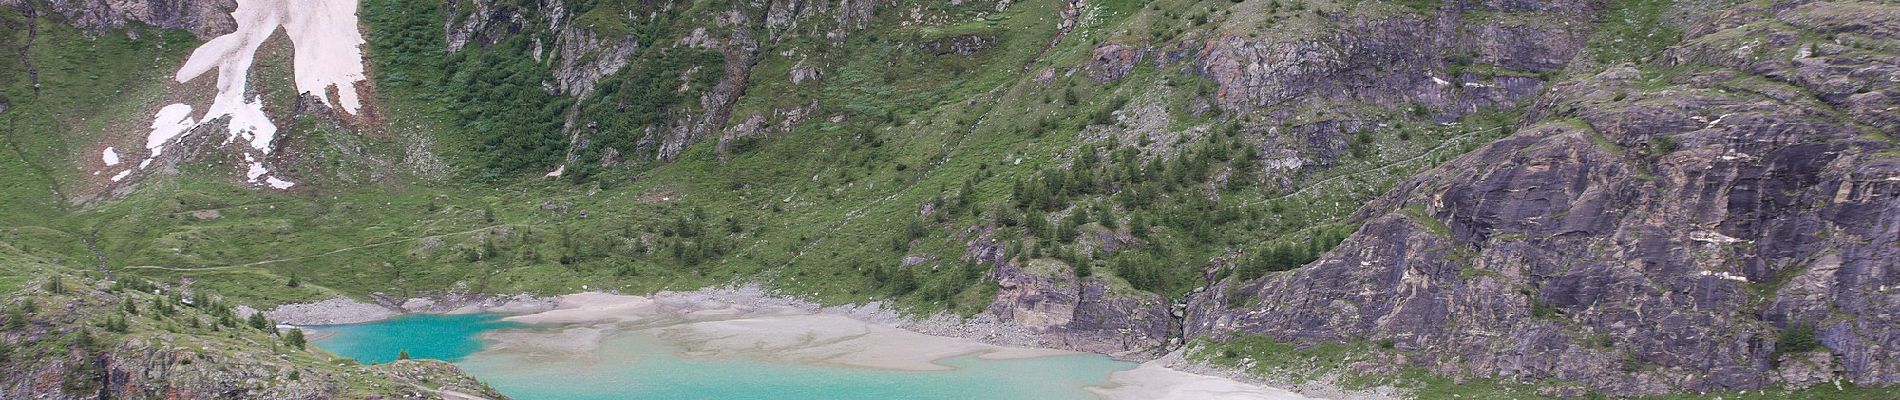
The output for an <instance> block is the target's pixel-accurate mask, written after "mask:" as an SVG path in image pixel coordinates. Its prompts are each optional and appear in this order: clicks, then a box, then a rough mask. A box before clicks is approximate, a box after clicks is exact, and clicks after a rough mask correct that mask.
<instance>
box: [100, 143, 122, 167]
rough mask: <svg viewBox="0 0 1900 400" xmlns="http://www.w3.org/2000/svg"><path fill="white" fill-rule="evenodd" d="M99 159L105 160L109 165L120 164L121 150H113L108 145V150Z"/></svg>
mask: <svg viewBox="0 0 1900 400" xmlns="http://www.w3.org/2000/svg"><path fill="white" fill-rule="evenodd" d="M99 160H100V161H105V163H106V166H108V167H110V166H114V165H119V152H117V151H113V150H112V148H111V147H107V148H106V151H104V152H102V154H100V155H99Z"/></svg>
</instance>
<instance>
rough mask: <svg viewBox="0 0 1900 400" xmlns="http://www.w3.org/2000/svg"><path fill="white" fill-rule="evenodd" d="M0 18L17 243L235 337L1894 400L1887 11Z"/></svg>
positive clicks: (1135, 7)
mask: <svg viewBox="0 0 1900 400" xmlns="http://www.w3.org/2000/svg"><path fill="white" fill-rule="evenodd" d="M0 4H5V5H6V6H0V23H4V24H5V26H7V27H9V28H12V27H23V28H26V29H8V30H7V32H9V33H8V35H9V36H6V37H5V40H6V43H8V47H9V48H10V49H15V50H17V51H18V52H19V54H21V55H22V56H21V57H19V60H20V63H18V64H17V65H16V64H8V65H7V66H5V67H0V104H5V106H4V108H0V124H4V125H0V129H5V137H4V139H5V140H6V142H5V143H4V144H5V145H6V146H7V147H8V149H7V151H9V152H10V153H11V154H14V155H17V157H6V158H0V179H5V181H6V182H9V183H17V184H14V185H9V187H6V188H4V189H0V201H4V203H0V204H6V206H4V207H0V233H4V234H5V235H7V236H5V237H4V240H6V241H7V242H9V243H13V244H15V245H16V246H19V247H20V249H21V251H22V252H23V253H27V254H31V255H33V256H35V257H41V258H44V259H48V260H60V261H62V262H66V263H68V264H73V265H82V264H83V265H86V266H88V267H89V268H91V269H93V270H94V271H92V273H112V274H115V275H116V276H123V277H136V278H142V279H149V280H152V281H155V282H164V283H166V284H182V283H183V282H191V285H192V287H195V288H202V289H205V290H210V291H216V292H221V293H226V294H229V295H231V296H232V301H234V302H241V303H243V304H247V305H251V306H254V307H260V308H264V307H270V306H275V305H279V304H289V303H300V302H310V301H318V300H324V299H328V298H333V297H339V296H341V297H351V298H356V299H360V300H364V301H372V302H378V303H381V304H384V305H387V306H391V307H399V306H400V305H401V304H403V303H404V302H405V301H407V300H408V299H411V298H428V299H432V300H449V299H455V300H461V301H469V300H479V299H481V298H483V297H484V296H507V295H514V294H518V293H531V294H559V293H571V292H576V291H581V290H597V289H608V290H620V291H626V292H633V293H641V292H650V291H655V290H662V289H667V288H672V289H687V288H696V287H703V286H707V285H718V284H726V283H734V282H740V283H759V284H763V285H766V286H768V287H771V288H774V289H776V290H778V291H780V292H781V293H784V294H788V295H796V296H801V297H807V298H810V299H812V300H816V301H820V302H824V303H828V304H837V303H861V302H867V301H877V300H889V301H892V302H894V303H895V304H897V305H898V306H900V307H902V308H904V309H906V310H907V312H910V313H912V314H915V315H917V316H919V317H928V316H933V315H934V316H938V317H942V318H947V319H952V320H959V321H962V322H964V323H965V324H966V325H967V326H982V327H998V329H1001V330H1004V331H1009V332H1027V334H1028V336H1029V337H1031V338H1032V339H1031V340H1033V341H1035V342H1036V343H1026V344H1038V345H1044V346H1053V347H1062V348H1072V349H1081V350H1088V351H1096V352H1104V353H1110V354H1117V355H1123V356H1127V357H1138V358H1139V357H1151V356H1155V355H1159V354H1162V353H1167V352H1170V351H1174V350H1178V349H1183V348H1184V346H1185V349H1186V351H1189V352H1191V353H1193V354H1191V355H1190V358H1192V359H1197V360H1206V361H1210V362H1213V363H1217V364H1232V365H1235V366H1238V367H1241V368H1243V369H1251V370H1252V371H1254V372H1258V373H1260V374H1261V375H1263V376H1266V377H1269V378H1276V379H1277V378H1288V379H1292V380H1304V379H1307V378H1324V379H1331V380H1335V381H1339V380H1342V379H1344V380H1347V381H1351V382H1344V383H1345V384H1348V385H1349V386H1350V385H1351V384H1394V385H1399V386H1408V387H1412V388H1413V389H1415V390H1420V391H1421V392H1420V393H1432V392H1429V391H1430V390H1437V389H1442V388H1446V387H1450V388H1460V389H1455V390H1463V389H1470V388H1483V389H1486V390H1489V389H1496V390H1501V391H1505V392H1508V393H1510V395H1521V396H1529V395H1533V394H1539V395H1553V396H1580V395H1589V394H1600V395H1612V396H1633V395H1658V394H1665V393H1673V392H1681V391H1732V390H1747V389H1759V388H1764V387H1776V388H1790V389H1794V388H1802V387H1808V386H1812V385H1815V384H1817V383H1822V382H1846V383H1848V384H1853V383H1861V384H1867V385H1870V386H1873V385H1886V384H1890V383H1893V378H1892V377H1891V376H1889V375H1891V374H1890V373H1889V372H1888V370H1889V369H1892V366H1891V365H1890V364H1892V363H1891V362H1889V361H1887V359H1888V358H1891V355H1890V354H1888V353H1889V351H1888V350H1885V349H1887V348H1889V347H1892V346H1888V345H1887V344H1886V342H1889V341H1891V340H1889V339H1888V338H1889V337H1890V336H1892V335H1894V334H1895V332H1897V331H1900V330H1896V329H1895V327H1893V326H1892V324H1890V323H1887V322H1886V321H1884V319H1882V318H1881V317H1880V316H1881V315H1883V314H1882V313H1883V312H1884V311H1882V310H1884V308H1882V307H1885V306H1884V305H1882V304H1883V303H1881V302H1879V301H1878V299H1879V298H1881V297H1879V296H1880V295H1879V293H1882V291H1884V288H1885V286H1886V285H1888V284H1887V283H1886V282H1885V281H1884V280H1882V279H1883V278H1880V277H1882V276H1885V275H1886V274H1885V272H1883V269H1885V268H1889V266H1890V265H1892V264H1894V263H1893V262H1892V261H1893V260H1894V254H1892V253H1893V252H1892V251H1891V248H1892V243H1895V242H1896V240H1900V237H1896V233H1895V232H1896V231H1895V224H1894V223H1893V221H1889V220H1891V219H1893V215H1892V214H1893V212H1891V211H1889V210H1894V209H1896V208H1895V206H1896V204H1894V203H1893V199H1894V196H1893V195H1892V193H1891V192H1892V190H1891V189H1892V188H1891V187H1889V186H1891V185H1889V184H1888V182H1890V181H1891V180H1890V179H1889V178H1891V177H1892V176H1896V174H1894V173H1893V171H1890V170H1891V169H1892V168H1891V167H1893V166H1894V165H1895V164H1893V163H1892V160H1891V159H1892V158H1893V152H1892V151H1891V150H1890V147H1892V145H1893V142H1892V141H1893V138H1892V137H1890V136H1891V133H1892V132H1893V131H1894V130H1895V129H1900V120H1897V119H1896V117H1895V116H1896V115H1900V113H1896V112H1895V108H1894V107H1895V104H1894V101H1895V100H1894V99H1895V98H1896V96H1897V95H1900V94H1897V93H1895V90H1896V88H1895V87H1894V86H1893V82H1895V74H1896V72H1895V55H1894V54H1895V51H1897V50H1896V47H1895V43H1896V42H1895V39H1896V37H1895V35H1896V33H1895V31H1894V29H1895V28H1894V27H1895V26H1900V21H1896V16H1895V14H1896V12H1900V11H1897V10H1896V9H1895V8H1894V7H1893V6H1892V5H1890V4H1886V3H1879V2H1856V1H1771V0H1762V1H1748V2H1744V1H1724V0H1710V1H1673V2H1672V1H1652V0H1616V1H1568V0H1548V1H1462V0H1461V1H1415V0H1406V1H1378V0H1240V1H1231V0H1230V1H1220V0H1208V1H1195V0H1156V1H1151V2H1132V1H1122V0H1102V1H1088V0H1077V1H1044V2H1014V1H1007V0H1005V1H983V0H973V1H955V2H912V1H903V0H894V1H882V2H880V1H849V0H847V1H843V2H838V3H824V2H807V1H800V0H786V1H716V0H696V1H688V0H672V1H645V2H630V1H623V0H544V1H533V2H519V1H515V2H508V1H491V0H464V1H452V2H433V1H417V0H369V1H364V2H362V3H361V4H355V3H353V2H348V1H335V0H332V1H320V2H309V3H301V5H299V7H308V9H298V10H297V11H312V12H316V11H322V12H331V13H334V15H332V14H323V15H328V16H331V17H334V18H332V19H331V20H332V21H343V20H348V19H354V20H355V21H356V22H355V24H356V26H357V27H358V28H359V29H357V30H355V31H350V30H347V29H336V24H310V23H308V22H307V21H305V22H299V19H298V18H300V17H297V16H296V15H305V14H300V13H298V12H289V14H273V13H274V12H287V11H285V10H286V9H284V8H282V7H287V6H284V5H283V4H284V2H280V1H266V0H245V1H239V2H210V1H176V2H141V1H117V2H38V1H33V0H13V1H10V2H4V3H0ZM352 4H354V5H352ZM273 7H276V8H273ZM347 10H354V12H353V13H347V14H348V15H345V14H346V13H345V12H344V11H347ZM311 15H315V14H311ZM345 25H347V23H345ZM312 26H322V27H325V28H327V29H326V30H312V29H308V28H310V27H312ZM300 27H302V28H300ZM352 35H360V39H361V43H362V45H361V47H351V46H350V44H351V43H355V40H356V38H354V37H352ZM309 38H322V39H320V40H307V39H309ZM253 47H254V49H252V48H253ZM229 48H238V49H252V50H244V51H237V52H229V51H216V50H219V49H229ZM206 49H212V50H206ZM346 50H360V59H359V58H356V57H357V54H352V53H351V51H346ZM212 64H216V65H218V67H217V68H208V67H206V66H207V65H212ZM352 68H356V69H352ZM214 70H215V71H214ZM354 71H360V75H355V74H352V72H354ZM211 72H218V73H215V74H214V73H211ZM350 99H356V100H355V101H351V100H350ZM220 104H223V105H224V107H220V106H219V105H220ZM178 105H183V106H184V107H186V109H181V108H178V107H175V106H178ZM238 106H242V107H238ZM167 110H170V111H167ZM180 110H185V111H180ZM220 110H225V111H220ZM225 115H230V116H229V117H226V116H225ZM187 119H188V120H187ZM266 126H268V127H269V128H270V129H269V131H270V132H269V133H268V134H264V131H265V129H263V128H264V127H266ZM159 133H167V134H163V135H161V134H159ZM154 138H157V139H156V140H155V139H154ZM238 139H241V140H238ZM128 149H129V150H128ZM146 160H150V162H151V164H149V165H143V163H144V162H146ZM135 161H136V162H137V163H134V162H135ZM135 167H136V168H135ZM291 280H297V281H299V282H301V283H302V284H301V285H299V286H296V287H290V286H288V285H285V284H284V283H285V282H287V281H291ZM970 331H981V329H971V330H970ZM993 339H994V338H993ZM1324 351H1332V352H1335V353H1334V354H1333V355H1338V354H1351V355H1352V356H1351V357H1344V358H1346V359H1350V360H1356V361H1350V362H1343V363H1342V364H1341V365H1336V366H1333V367H1336V368H1317V369H1310V370H1308V371H1305V372H1302V373H1296V374H1292V375H1291V376H1288V375H1287V374H1286V372H1287V371H1288V370H1289V369H1290V368H1293V367H1294V366H1297V365H1303V364H1304V363H1309V362H1310V360H1307V359H1300V358H1292V357H1289V356H1287V355H1288V354H1307V353H1309V352H1324ZM1274 360H1282V361H1284V362H1281V363H1277V364H1276V363H1274V362H1273V361H1274ZM1294 370H1298V369H1294ZM1307 372H1311V373H1313V374H1308V373H1307ZM1323 372H1334V373H1336V374H1333V376H1330V377H1327V376H1320V375H1325V374H1324V373H1323ZM1418 372H1427V373H1428V374H1418ZM1362 378H1363V379H1362ZM1446 378H1449V379H1455V380H1457V381H1458V382H1466V384H1463V385H1456V384H1444V381H1443V379H1446ZM1474 380H1475V381H1474ZM1830 386H1831V385H1830ZM1520 389H1522V390H1523V391H1519V390H1520ZM1525 392H1530V393H1531V394H1524V393H1525ZM1803 393H1814V392H1813V391H1809V392H1803ZM1501 396H1502V395H1501Z"/></svg>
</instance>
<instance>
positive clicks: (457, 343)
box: [311, 314, 520, 364]
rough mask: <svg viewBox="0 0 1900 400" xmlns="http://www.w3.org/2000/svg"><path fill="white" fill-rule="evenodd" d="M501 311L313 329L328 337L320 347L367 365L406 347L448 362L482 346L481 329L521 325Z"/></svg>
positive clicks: (421, 355) (416, 316) (414, 354)
mask: <svg viewBox="0 0 1900 400" xmlns="http://www.w3.org/2000/svg"><path fill="white" fill-rule="evenodd" d="M501 317H502V316H501V315H498V314H461V315H440V314H413V315H404V316H400V317H396V318H391V319H387V320H383V321H379V322H373V323H367V324H353V325H332V326H319V327H313V328H311V330H312V331H316V332H318V333H319V334H323V335H325V336H326V337H324V338H321V339H317V340H316V341H315V342H314V343H316V344H317V347H322V348H323V349H324V350H329V351H330V352H331V353H336V354H338V355H342V356H344V357H349V358H353V359H356V361H357V362H362V363H365V364H378V363H386V362H390V361H395V360H396V356H397V355H398V354H401V353H402V351H403V350H408V351H409V356H410V357H412V358H430V359H437V360H443V361H449V362H455V361H461V360H462V357H467V356H468V355H469V354H472V353H475V352H476V351H480V350H481V349H482V340H481V334H482V332H487V331H490V330H494V329H501V328H509V327H516V326H520V324H516V323H513V322H505V321H502V320H501Z"/></svg>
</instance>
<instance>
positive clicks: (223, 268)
mask: <svg viewBox="0 0 1900 400" xmlns="http://www.w3.org/2000/svg"><path fill="white" fill-rule="evenodd" d="M504 226H523V225H519V224H499V225H490V226H485V227H481V228H475V229H470V230H466V231H460V232H449V233H440V234H434V235H429V236H418V237H412V238H407V239H399V240H391V241H387V242H378V243H371V244H366V245H362V246H350V247H344V248H340V249H335V250H330V251H327V252H323V253H318V254H312V255H307V256H297V257H287V258H278V259H270V260H264V261H256V262H249V263H244V264H232V265H224V266H217V267H198V268H178V267H166V266H158V265H133V266H127V267H125V268H124V269H160V270H166V271H179V272H195V271H217V270H227V269H234V268H244V267H255V266H259V265H267V264H275V263H280V262H285V261H296V260H304V259H311V258H317V257H323V256H328V255H331V254H337V253H342V252H346V251H352V250H361V249H367V248H371V247H382V246H388V245H392V244H401V243H408V242H414V241H418V240H423V239H432V238H439V237H443V236H455V235H466V234H470V233H475V232H481V231H485V230H489V229H495V228H500V227H504Z"/></svg>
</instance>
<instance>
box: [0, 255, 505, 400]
mask: <svg viewBox="0 0 1900 400" xmlns="http://www.w3.org/2000/svg"><path fill="white" fill-rule="evenodd" d="M87 275H88V274H84V273H77V272H76V271H73V270H72V269H70V268H68V267H65V266H60V265H56V264H52V263H48V262H47V261H46V260H42V259H38V258H35V257H31V256H24V255H21V254H19V253H18V251H17V250H16V249H15V248H13V247H12V246H9V245H6V244H5V243H3V242H0V299H3V300H4V306H3V307H0V308H4V309H5V314H4V316H3V317H0V372H3V373H5V374H6V376H9V377H15V378H9V379H5V380H0V382H3V383H0V396H4V397H6V398H17V399H110V398H172V399H213V398H218V399H231V398H271V399H336V398H357V399H371V398H427V399H484V398H485V399H503V398H506V397H504V396H502V395H501V394H499V393H495V391H494V390H493V389H489V388H488V387H487V386H486V385H484V384H482V383H481V382H478V381H475V380H474V379H473V378H469V377H467V376H465V375H462V372H461V370H460V369H458V368H456V367H455V366H452V365H448V364H447V363H443V362H440V361H411V360H404V361H399V362H394V363H389V364H382V365H376V366H360V365H357V364H356V363H355V362H354V361H350V360H348V359H345V358H340V357H337V356H334V355H330V354H329V353H326V352H323V351H322V350H317V349H315V348H306V346H307V344H305V342H304V337H303V336H302V332H301V331H296V332H292V331H289V330H287V329H292V328H279V327H277V326H275V325H273V324H271V323H269V322H268V321H266V320H263V319H252V320H250V321H249V322H246V317H245V316H243V315H239V314H238V312H237V311H234V308H233V307H232V305H231V303H229V302H228V301H225V300H223V299H222V297H220V296H217V295H215V294H212V293H209V292H206V291H203V290H194V289H193V288H191V287H189V286H185V287H175V286H162V287H161V286H154V285H152V284H151V283H146V282H145V281H143V280H138V279H136V278H132V279H124V280H100V279H96V278H91V277H88V276H87ZM280 329H285V330H280Z"/></svg>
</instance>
